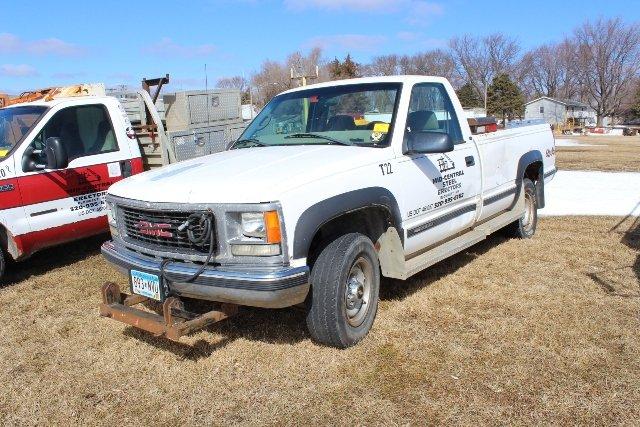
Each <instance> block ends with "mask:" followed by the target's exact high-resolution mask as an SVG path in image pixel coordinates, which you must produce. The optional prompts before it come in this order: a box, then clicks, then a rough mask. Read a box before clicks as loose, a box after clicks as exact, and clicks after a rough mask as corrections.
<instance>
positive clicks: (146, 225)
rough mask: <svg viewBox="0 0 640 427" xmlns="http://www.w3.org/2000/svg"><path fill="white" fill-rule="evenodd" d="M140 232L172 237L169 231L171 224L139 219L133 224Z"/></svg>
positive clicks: (148, 234)
mask: <svg viewBox="0 0 640 427" xmlns="http://www.w3.org/2000/svg"><path fill="white" fill-rule="evenodd" d="M135 227H136V228H137V229H138V232H139V233H140V234H145V235H147V236H155V237H173V233H172V232H171V231H167V230H171V224H154V223H152V222H149V221H140V222H137V223H136V224H135Z"/></svg>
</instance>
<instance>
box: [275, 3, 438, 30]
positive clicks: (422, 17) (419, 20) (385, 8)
mask: <svg viewBox="0 0 640 427" xmlns="http://www.w3.org/2000/svg"><path fill="white" fill-rule="evenodd" d="M284 4H285V6H286V7H287V9H289V10H292V11H295V12H300V11H304V10H313V9H315V10H325V11H355V12H359V13H366V12H378V13H380V12H384V13H394V14H396V13H398V14H402V15H405V16H406V19H405V21H406V22H407V23H408V24H410V25H421V24H426V23H429V21H430V19H431V18H432V17H433V16H440V15H442V14H443V13H444V7H443V6H442V5H441V4H440V3H436V2H432V1H427V0H284Z"/></svg>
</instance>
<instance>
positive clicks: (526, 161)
mask: <svg viewBox="0 0 640 427" xmlns="http://www.w3.org/2000/svg"><path fill="white" fill-rule="evenodd" d="M535 162H540V164H541V166H540V170H539V171H538V176H539V179H538V182H536V198H537V201H538V209H542V208H544V205H545V201H544V162H543V161H542V153H541V152H540V150H531V151H528V152H526V153H524V154H523V155H522V157H520V160H519V161H518V171H517V172H516V197H515V199H514V200H513V204H512V205H511V207H510V209H513V208H514V207H515V205H516V203H517V202H518V200H519V199H520V192H521V191H522V180H523V179H524V172H525V171H526V170H527V168H528V167H529V165H531V164H533V163H535Z"/></svg>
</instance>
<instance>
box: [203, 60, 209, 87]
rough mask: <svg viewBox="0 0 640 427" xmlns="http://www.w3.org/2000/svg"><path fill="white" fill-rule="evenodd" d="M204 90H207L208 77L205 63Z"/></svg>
mask: <svg viewBox="0 0 640 427" xmlns="http://www.w3.org/2000/svg"><path fill="white" fill-rule="evenodd" d="M204 90H205V91H207V92H208V91H209V77H208V76H207V64H206V63H205V64H204Z"/></svg>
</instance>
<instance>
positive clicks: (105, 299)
mask: <svg viewBox="0 0 640 427" xmlns="http://www.w3.org/2000/svg"><path fill="white" fill-rule="evenodd" d="M101 293H102V304H100V316H102V317H110V318H111V319H114V320H117V321H119V322H122V323H126V324H127V325H131V326H133V327H136V328H138V329H142V330H143V331H147V332H151V333H152V334H154V335H156V336H164V337H166V338H168V339H170V340H172V341H179V340H180V337H181V336H183V335H187V334H189V333H191V332H194V331H196V330H198V329H202V328H204V327H207V326H209V325H211V324H213V323H216V322H219V321H221V320H224V319H226V318H228V317H231V316H233V315H234V314H236V313H237V312H238V306H237V305H235V304H221V305H220V308H219V309H218V310H212V311H209V312H206V313H203V314H196V313H192V312H189V311H186V310H185V309H184V304H183V302H182V301H181V300H180V299H179V298H176V297H169V298H167V299H166V300H165V301H164V303H163V304H162V316H160V315H158V314H155V313H150V312H148V311H143V310H139V309H137V308H134V307H133V306H134V305H136V304H140V303H143V302H146V301H150V300H149V298H146V297H143V296H140V295H127V294H125V293H122V292H121V291H120V286H118V285H117V284H115V283H113V282H106V283H105V284H104V285H102V290H101Z"/></svg>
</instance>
